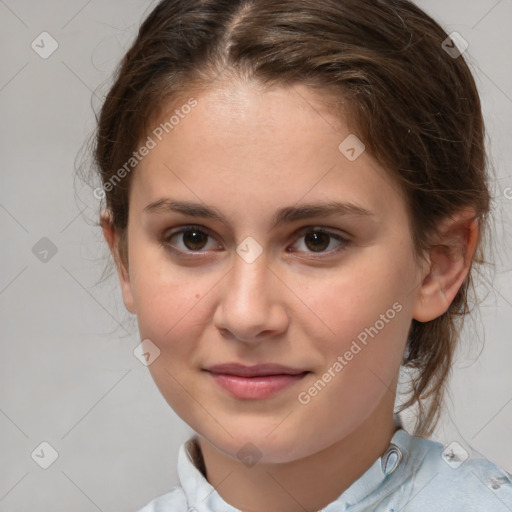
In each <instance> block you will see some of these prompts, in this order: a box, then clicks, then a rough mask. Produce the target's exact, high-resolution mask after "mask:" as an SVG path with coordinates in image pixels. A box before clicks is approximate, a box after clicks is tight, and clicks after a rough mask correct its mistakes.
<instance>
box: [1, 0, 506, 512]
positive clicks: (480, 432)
mask: <svg viewBox="0 0 512 512" xmlns="http://www.w3.org/2000/svg"><path fill="white" fill-rule="evenodd" d="M419 4H420V6H421V7H423V8H424V9H426V10H427V11H428V12H429V13H431V14H432V15H434V16H435V17H436V18H437V19H438V20H439V21H440V22H441V23H442V24H443V25H444V26H445V28H446V29H447V30H448V32H451V31H457V32H459V33H460V34H462V35H463V37H464V38H465V39H466V40H467V41H468V42H469V48H468V50H467V52H466V54H465V55H467V56H468V58H469V59H470V61H471V64H472V66H473V69H474V71H475V74H476V78H477V81H478V86H479V89H480V91H481V95H482V101H483V106H484V111H485V116H486V121H487V128H488V133H489V149H490V151H491V158H492V163H493V165H494V166H495V168H496V173H497V176H496V178H495V180H494V182H493V184H494V193H495V195H496V228H495V231H496V240H497V248H496V257H495V266H494V268H493V270H492V271H489V272H488V276H487V280H488V281H489V280H490V282H491V285H485V286H481V287H480V288H481V291H482V293H483V294H484V296H485V300H484V302H483V304H482V307H481V308H480V313H479V315H477V316H476V317H475V321H474V323H473V324H471V323H470V324H468V326H467V329H466V330H465V334H464V336H463V339H464V344H463V347H462V350H461V352H460V355H459V359H458V362H457V364H456V367H455V369H454V374H453V379H452V383H451V400H449V401H448V403H447V405H448V409H447V413H446V414H445V415H444V416H443V422H442V423H441V425H440V427H439V428H438V429H437V431H436V435H435V438H436V439H437V440H440V441H442V442H443V443H445V444H448V443H450V442H452V441H457V442H458V443H459V444H460V445H461V446H463V447H464V448H465V449H466V450H468V452H470V453H472V454H473V455H478V454H481V455H482V456H485V457H487V458H489V459H490V460H492V461H493V462H495V463H497V464H499V465H501V466H502V467H503V468H505V469H507V470H508V471H512V443H511V441H510V439H511V433H512V432H511V425H512V377H511V370H510V368H511V360H512V343H511V336H510V335H511V333H512V321H511V318H512V280H511V279H510V277H511V268H512V260H511V257H510V245H511V241H512V230H511V229H510V218H511V214H512V175H511V171H510V165H511V163H512V144H510V133H512V72H511V67H510V58H511V55H512V37H511V30H510V29H511V22H512V0H500V1H497V0H478V1H471V2H468V1H465V0H456V1H455V0H453V1H446V0H428V1H427V0H422V1H421V2H419ZM153 5H155V2H150V3H148V2H147V1H142V0H123V1H122V2H121V1H120V0H118V1H113V0H108V1H107V0H101V1H100V0H90V1H85V0H68V1H64V0H60V1H59V0H47V1H46V2H39V1H37V2H36V1H35V0H32V1H30V0H0V38H1V63H2V64H1V68H0V108H1V112H2V117H1V118H2V131H1V138H0V154H1V166H2V172H1V174H0V176H1V183H0V225H1V229H2V234H3V236H2V238H3V243H2V259H1V267H0V319H1V322H2V324H1V325H2V330H1V354H2V356H1V362H0V365H1V367H0V372H1V373H0V375H1V380H2V382H1V388H0V389H1V391H0V431H1V433H2V435H1V445H0V450H1V451H0V459H1V460H2V464H1V467H0V511H2V512H3V511H9V512H17V511H27V510H32V511H35V512H39V511H52V512H60V511H62V512H64V511H66V512H69V511H70V510H73V511H74V512H85V511H96V510H100V511H103V512H109V511H116V512H121V511H129V510H136V509H137V508H139V507H141V506H142V505H143V504H145V503H147V502H148V501H149V500H150V499H151V498H153V497H155V496H157V495H159V494H163V493H165V492H167V491H168V490H170V488H171V487H172V486H174V485H175V484H176V483H177V480H176V472H175V466H176V457H177V452H178V448H179V445H180V444H181V443H182V442H183V441H184V440H185V439H186V438H187V437H188V436H189V435H190V434H191V431H190V429H189V428H188V427H187V426H186V425H185V424H184V423H183V422H182V421H181V420H180V419H179V418H178V417H177V416H176V415H175V414H174V413H173V412H172V410H171V409H170V408H169V407H168V406H167V404H166V403H165V401H164V400H163V398H162V397H161V396H160V394H159V392H158V390H157V389H156V387H155V385H154V384H153V382H152V380H151V377H150V374H149V371H148V369H147V368H146V367H144V366H143V365H142V364H141V363H140V362H139V361H138V360H137V359H136V358H135V357H134V355H133V353H132V351H133V349H134V348H135V347H136V346H137V345H138V343H139V341H140V340H139V339H138V333H137V330H136V325H135V323H134V322H133V320H130V321H129V320H128V319H129V315H128V314H127V313H126V311H125V310H124V306H123V303H122V300H121V295H120V292H119V289H118V284H117V281H116V278H115V277H113V278H111V279H110V280H108V281H107V282H105V283H103V284H102V285H96V283H97V281H99V279H100V276H101V272H102V270H103V267H104V263H105V262H106V260H105V259H104V258H105V256H106V254H107V252H106V246H105V244H104V243H103V239H102V236H101V232H100V230H99V228H96V227H95V226H94V221H95V215H96V211H97V208H98V201H97V200H95V199H94V197H93V196H92V193H91V190H90V189H89V188H87V187H85V186H84V185H82V184H81V183H80V182H79V181H77V182H75V179H74V174H75V165H76V164H75V159H76V157H77V154H78V152H79V149H80V147H81V146H82V144H83V143H84V141H85V140H86V139H87V137H88V136H89V135H90V133H91V132H92V130H93V128H94V116H93V112H92V109H91V102H92V104H93V105H95V106H98V105H99V104H100V101H101V98H102V95H103V94H104V93H105V91H106V90H107V86H108V83H109V80H110V77H111V73H112V71H113V69H114V67H115V65H116V64H117V62H118V60H119V59H120V57H121V56H122V54H123V52H124V51H125V50H126V49H127V47H128V45H129V43H130V42H131V40H132V39H133V37H134V35H135V33H136V30H137V28H138V25H139V23H140V21H141V19H142V18H143V16H145V15H146V14H147V13H148V12H149V10H150V9H151V7H152V6H153ZM43 31H47V32H48V33H50V34H51V36H52V37H53V38H54V39H55V40H56V41H57V42H58V45H59V46H58V49H57V50H56V51H55V52H54V53H53V54H52V55H51V56H50V57H48V58H47V59H43V58H41V57H40V56H39V55H38V54H37V53H36V52H35V51H34V50H33V49H32V48H31V43H32V41H33V40H34V39H36V38H37V36H38V35H39V34H40V33H41V32H43ZM36 42H37V40H36ZM45 48H46V49H48V48H49V45H48V44H46V45H45ZM93 92H95V94H96V95H97V96H96V97H95V96H93ZM91 98H92V100H91ZM508 187H511V188H508ZM75 190H76V191H77V194H75ZM507 191H508V193H507ZM507 196H508V198H507ZM44 237H46V238H48V239H49V240H51V243H52V244H53V245H54V246H55V248H56V250H57V252H56V253H55V254H54V255H52V252H51V251H50V252H49V253H48V254H47V255H46V261H41V260H40V258H41V257H43V253H41V252H40V251H41V250H43V249H45V248H47V246H48V241H47V240H43V241H40V240H41V239H42V238H44ZM38 243H39V244H42V245H36V244H38ZM45 244H46V245H45ZM34 246H36V249H34V250H33V248H34ZM41 248H42V249H41ZM37 249H39V253H38V250H37ZM406 421H407V418H406ZM43 441H46V442H48V443H50V445H51V446H53V447H54V449H55V450H56V451H57V452H58V458H57V460H56V461H55V462H54V463H53V464H52V465H51V466H50V467H49V468H48V469H42V468H41V467H39V465H38V464H36V462H35V461H34V460H33V458H32V457H31V453H32V452H33V451H34V450H35V449H36V448H37V447H38V446H39V445H40V443H41V442H43ZM36 453H40V454H41V453H45V455H44V457H47V455H48V453H49V452H48V450H46V452H45V451H44V450H43V452H41V451H40V449H39V452H38V451H37V450H36ZM34 457H35V458H36V459H37V456H34ZM44 457H42V456H41V457H40V458H39V460H42V459H43V458H44Z"/></svg>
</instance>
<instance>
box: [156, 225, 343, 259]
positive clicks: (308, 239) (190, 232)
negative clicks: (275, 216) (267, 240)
mask: <svg viewBox="0 0 512 512" xmlns="http://www.w3.org/2000/svg"><path fill="white" fill-rule="evenodd" d="M293 240H294V242H293V243H292V244H291V245H289V246H288V247H287V248H286V252H288V253H300V254H302V253H305V254H307V255H308V256H309V255H311V256H312V257H313V258H315V257H316V258H318V257H325V256H332V255H334V254H337V253H339V252H341V251H343V250H344V249H345V248H346V247H347V246H349V245H350V243H351V240H350V239H349V237H348V236H344V235H342V234H341V233H338V232H334V231H332V230H330V229H326V228H324V227H320V226H306V227H304V228H301V229H300V230H299V231H298V232H297V233H295V234H294V236H293ZM161 244H162V245H163V246H164V247H165V248H166V249H168V250H169V251H171V252H173V253H175V254H178V255H182V256H185V257H186V256H187V255H188V256H194V257H197V255H201V253H205V254H206V253H207V252H210V251H221V250H223V249H224V248H223V246H222V245H221V244H220V243H219V242H218V241H217V240H216V238H215V237H214V236H213V235H212V234H211V233H210V232H209V230H208V229H206V228H205V227H203V226H199V225H187V226H183V227H180V228H177V229H175V230H172V231H170V232H169V231H168V232H166V233H165V234H164V236H163V237H162V239H161ZM297 245H300V248H299V249H298V248H297V247H296V246H297ZM333 245H334V247H333ZM324 255H325V256H324Z"/></svg>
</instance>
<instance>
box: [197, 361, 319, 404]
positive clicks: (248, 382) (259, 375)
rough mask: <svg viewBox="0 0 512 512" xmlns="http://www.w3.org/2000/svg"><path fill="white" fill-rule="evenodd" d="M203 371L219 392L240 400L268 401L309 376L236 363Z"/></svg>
mask: <svg viewBox="0 0 512 512" xmlns="http://www.w3.org/2000/svg"><path fill="white" fill-rule="evenodd" d="M205 371H206V372H208V374H209V375H211V377H212V379H213V380H214V382H215V383H216V384H217V385H219V386H220V388H222V389H223V390H224V391H227V392H228V393H229V394H231V395H232V396H234V397H235V398H240V399H262V398H267V397H270V396H272V395H275V394H276V393H278V392H279V391H281V390H283V389H285V388H287V387H289V386H291V385H293V384H296V383H297V382H299V381H301V380H302V379H303V378H304V377H305V376H306V375H307V374H308V373H311V372H310V371H308V370H301V369H296V368H290V367H287V366H283V365H279V364H259V365H255V366H244V365H240V364H238V363H228V364H222V365H215V366H211V367H209V368H206V369H205Z"/></svg>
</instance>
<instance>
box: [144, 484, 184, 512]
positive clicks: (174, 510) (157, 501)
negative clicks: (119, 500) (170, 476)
mask: <svg viewBox="0 0 512 512" xmlns="http://www.w3.org/2000/svg"><path fill="white" fill-rule="evenodd" d="M187 511H188V506H187V500H186V499H185V494H184V493H183V489H182V488H181V487H175V488H174V489H171V490H170V491H169V492H168V493H166V494H163V495H162V496H159V497H158V498H154V499H153V500H151V501H150V502H149V503H148V504H147V505H146V506H145V507H143V508H141V509H139V510H138V511H137V512H187Z"/></svg>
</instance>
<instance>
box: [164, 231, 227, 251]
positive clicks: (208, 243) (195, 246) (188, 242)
mask: <svg viewBox="0 0 512 512" xmlns="http://www.w3.org/2000/svg"><path fill="white" fill-rule="evenodd" d="M162 244H163V245H165V246H166V247H167V248H168V249H170V250H172V251H177V252H179V253H184V254H185V253H187V252H194V251H195V252H206V251H207V250H212V249H213V250H218V249H222V247H221V246H220V244H219V243H218V242H216V240H215V239H214V238H213V237H212V235H210V234H209V233H208V232H207V231H205V230H204V229H201V228H200V227H199V226H198V227H196V226H185V227H183V228H181V229H176V230H174V231H172V232H171V233H167V234H166V235H164V236H163V238H162Z"/></svg>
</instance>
